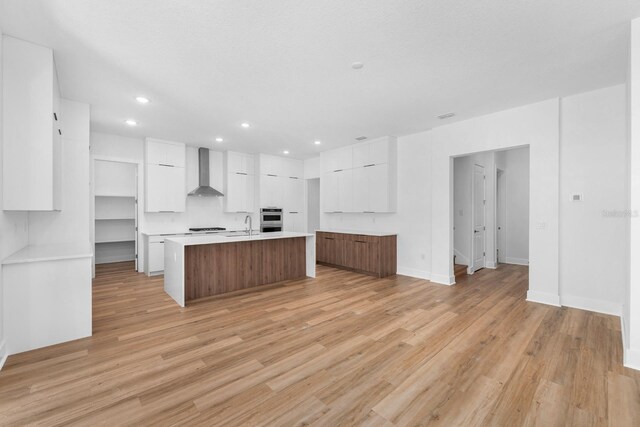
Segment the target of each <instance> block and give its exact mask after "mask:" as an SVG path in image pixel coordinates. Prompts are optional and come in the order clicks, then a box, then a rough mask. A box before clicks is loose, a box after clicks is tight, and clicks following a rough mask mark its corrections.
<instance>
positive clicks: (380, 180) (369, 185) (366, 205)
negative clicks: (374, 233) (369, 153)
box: [353, 164, 393, 213]
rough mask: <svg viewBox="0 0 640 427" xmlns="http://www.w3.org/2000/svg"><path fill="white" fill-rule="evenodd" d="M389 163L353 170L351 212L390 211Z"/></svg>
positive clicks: (391, 209)
mask: <svg viewBox="0 0 640 427" xmlns="http://www.w3.org/2000/svg"><path fill="white" fill-rule="evenodd" d="M389 181H390V179H389V165H387V164H381V165H371V166H366V167H362V168H356V169H354V170H353V188H354V194H353V212H363V213H376V212H392V211H393V205H392V203H391V200H390V192H389Z"/></svg>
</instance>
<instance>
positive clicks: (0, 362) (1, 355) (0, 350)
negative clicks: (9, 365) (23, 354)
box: [0, 340, 9, 370]
mask: <svg viewBox="0 0 640 427" xmlns="http://www.w3.org/2000/svg"><path fill="white" fill-rule="evenodd" d="M8 356H9V353H8V352H7V344H6V342H5V341H4V340H2V341H0V370H1V369H2V367H3V366H4V362H6V361H7V357H8Z"/></svg>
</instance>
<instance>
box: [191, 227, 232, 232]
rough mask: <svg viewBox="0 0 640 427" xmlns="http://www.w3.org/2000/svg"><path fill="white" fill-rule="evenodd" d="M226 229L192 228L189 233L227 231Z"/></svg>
mask: <svg viewBox="0 0 640 427" xmlns="http://www.w3.org/2000/svg"><path fill="white" fill-rule="evenodd" d="M225 230H226V228H224V227H201V228H190V229H189V231H225Z"/></svg>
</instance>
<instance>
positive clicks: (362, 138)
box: [356, 136, 367, 141]
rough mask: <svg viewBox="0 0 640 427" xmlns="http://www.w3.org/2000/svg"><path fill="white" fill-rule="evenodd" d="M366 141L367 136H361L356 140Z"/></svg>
mask: <svg viewBox="0 0 640 427" xmlns="http://www.w3.org/2000/svg"><path fill="white" fill-rule="evenodd" d="M365 139H367V137H366V136H359V137H357V138H356V141H364V140H365Z"/></svg>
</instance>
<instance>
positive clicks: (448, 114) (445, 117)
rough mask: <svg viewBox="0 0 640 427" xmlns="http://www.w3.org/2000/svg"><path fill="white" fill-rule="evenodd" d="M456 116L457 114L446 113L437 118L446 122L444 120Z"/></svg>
mask: <svg viewBox="0 0 640 427" xmlns="http://www.w3.org/2000/svg"><path fill="white" fill-rule="evenodd" d="M455 115H456V113H445V114H441V115H439V116H436V117H437V118H439V119H440V120H444V119H448V118H449V117H453V116H455Z"/></svg>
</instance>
